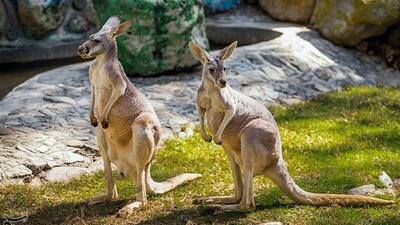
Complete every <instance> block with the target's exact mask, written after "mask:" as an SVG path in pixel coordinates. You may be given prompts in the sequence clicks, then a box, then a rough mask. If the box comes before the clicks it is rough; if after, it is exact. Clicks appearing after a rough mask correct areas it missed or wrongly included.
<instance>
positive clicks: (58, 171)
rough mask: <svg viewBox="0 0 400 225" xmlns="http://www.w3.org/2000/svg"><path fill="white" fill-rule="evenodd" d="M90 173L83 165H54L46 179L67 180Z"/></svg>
mask: <svg viewBox="0 0 400 225" xmlns="http://www.w3.org/2000/svg"><path fill="white" fill-rule="evenodd" d="M88 173H89V171H88V169H86V168H82V167H66V166H62V167H54V168H52V169H50V170H49V171H47V174H46V176H45V177H44V179H45V180H47V181H50V182H66V181H69V180H71V179H73V178H77V177H79V176H82V175H84V174H88Z"/></svg>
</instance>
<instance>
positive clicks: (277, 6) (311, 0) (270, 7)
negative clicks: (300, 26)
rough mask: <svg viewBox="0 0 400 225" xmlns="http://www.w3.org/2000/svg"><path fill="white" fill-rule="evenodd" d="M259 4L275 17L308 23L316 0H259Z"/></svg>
mask: <svg viewBox="0 0 400 225" xmlns="http://www.w3.org/2000/svg"><path fill="white" fill-rule="evenodd" d="M259 4H260V6H261V8H263V9H264V10H265V11H266V12H267V13H268V14H269V15H270V16H271V17H273V18H275V19H278V20H283V21H290V22H297V23H308V21H309V20H310V18H311V16H312V13H313V9H314V4H315V0H295V1H293V0H259Z"/></svg>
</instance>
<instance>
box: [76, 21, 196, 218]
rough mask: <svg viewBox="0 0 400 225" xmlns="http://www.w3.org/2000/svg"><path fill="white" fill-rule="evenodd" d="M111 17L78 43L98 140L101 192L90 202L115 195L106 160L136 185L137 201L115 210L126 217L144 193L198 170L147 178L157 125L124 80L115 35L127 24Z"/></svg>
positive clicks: (146, 103) (170, 186) (183, 179)
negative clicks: (85, 65)
mask: <svg viewBox="0 0 400 225" xmlns="http://www.w3.org/2000/svg"><path fill="white" fill-rule="evenodd" d="M131 24H132V21H131V20H127V21H125V22H123V23H120V20H119V18H118V17H115V16H113V17H110V18H109V19H108V20H107V22H106V23H105V24H104V26H103V27H102V28H101V30H100V31H98V32H97V33H95V34H93V35H91V36H90V37H89V38H88V40H87V41H85V42H84V43H83V44H82V45H81V46H79V47H78V54H79V55H80V56H81V57H82V58H92V57H94V58H95V60H94V61H93V62H92V63H91V64H90V67H89V78H90V84H91V107H90V122H91V124H92V125H93V126H94V127H97V126H98V123H100V124H101V126H98V127H97V128H96V136H97V144H98V147H99V151H100V154H101V157H102V159H103V162H104V176H105V180H106V189H105V194H104V195H101V196H99V197H95V198H93V199H91V200H90V201H89V205H93V204H97V203H101V202H105V201H110V200H112V199H115V198H117V197H118V195H117V189H116V185H115V182H114V179H113V174H112V169H111V163H113V164H115V165H116V166H117V168H118V170H119V173H120V175H121V176H123V177H124V176H130V177H132V178H133V181H134V182H135V183H136V185H137V196H136V201H135V202H133V203H131V204H128V205H127V206H125V207H123V208H122V209H121V210H120V211H119V212H118V214H117V215H119V216H126V215H128V214H130V213H131V212H132V211H133V210H135V209H136V208H139V207H140V206H141V205H143V204H145V203H146V201H147V197H146V193H148V194H150V195H155V194H162V193H165V192H167V191H170V190H172V189H174V188H175V187H177V186H178V185H181V184H183V183H185V182H187V181H191V180H194V179H196V178H198V177H200V176H201V175H200V174H192V173H185V174H180V175H178V176H176V177H173V178H170V179H168V180H167V181H164V182H161V183H158V182H155V181H154V180H153V179H152V178H151V174H150V166H151V162H152V160H153V159H154V157H155V155H156V153H157V151H158V145H159V143H160V136H161V125H160V122H159V120H158V118H157V115H156V113H155V112H154V109H153V107H152V106H151V105H150V103H149V101H148V100H147V99H146V97H145V96H144V95H143V94H142V93H141V92H140V91H139V90H138V89H137V88H136V87H135V86H134V85H133V84H132V83H131V82H130V81H129V79H128V78H127V76H126V74H125V72H124V69H123V67H122V65H121V63H120V62H119V61H118V55H117V44H116V37H117V36H119V35H121V34H123V33H124V32H125V31H127V30H128V28H129V27H130V26H131Z"/></svg>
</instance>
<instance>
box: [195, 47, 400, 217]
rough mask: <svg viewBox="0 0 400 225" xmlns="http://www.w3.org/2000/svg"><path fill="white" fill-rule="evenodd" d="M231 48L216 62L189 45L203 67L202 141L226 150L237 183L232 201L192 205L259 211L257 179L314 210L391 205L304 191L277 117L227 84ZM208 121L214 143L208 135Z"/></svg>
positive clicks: (201, 200)
mask: <svg viewBox="0 0 400 225" xmlns="http://www.w3.org/2000/svg"><path fill="white" fill-rule="evenodd" d="M236 45H237V42H233V43H232V44H231V45H229V46H228V47H226V48H224V49H223V50H221V52H220V53H219V54H218V55H217V56H215V57H212V56H210V54H209V53H208V52H207V51H205V50H204V49H202V48H201V47H200V46H199V45H197V44H195V43H193V42H190V43H189V48H190V51H191V53H192V55H193V56H194V57H195V58H196V59H198V60H199V61H200V62H201V63H202V64H203V71H202V81H201V84H200V87H199V89H198V92H197V110H198V112H199V120H200V133H201V136H202V138H203V139H204V140H205V141H207V142H210V141H211V140H212V139H214V142H215V143H216V144H218V145H221V144H222V147H223V148H224V150H225V152H226V153H227V155H228V158H229V161H230V164H231V169H232V174H233V180H234V195H233V196H216V197H209V198H198V199H194V201H193V203H195V204H199V203H216V204H222V205H220V206H218V207H217V209H216V211H215V213H216V214H218V213H221V212H224V211H247V210H253V209H255V202H254V195H253V186H252V185H253V183H252V182H253V177H255V176H257V175H264V176H267V177H268V178H270V179H271V180H272V181H273V182H274V183H276V184H277V185H278V186H279V187H280V189H281V190H282V191H283V192H284V193H285V194H286V195H287V196H288V197H289V198H291V199H292V200H294V201H295V202H297V203H299V204H307V205H313V206H326V205H341V206H363V205H375V206H377V205H389V204H392V203H394V202H393V201H387V200H382V199H378V198H373V197H367V196H362V195H343V194H316V193H310V192H306V191H304V190H303V189H301V188H300V187H299V186H298V185H297V184H296V183H295V182H294V180H293V179H292V177H291V176H290V175H289V172H288V170H287V167H286V164H285V161H284V159H283V157H282V148H281V139H280V135H279V131H278V127H277V124H276V122H275V120H274V117H273V116H272V114H271V113H270V112H269V110H268V109H267V108H265V107H264V105H262V104H261V103H259V102H257V101H256V100H254V99H252V98H250V97H248V96H246V95H244V94H242V93H240V92H238V91H236V90H234V89H232V88H231V87H230V86H229V84H228V82H227V79H226V71H225V70H226V69H225V67H224V60H226V59H228V58H229V57H230V56H231V55H232V53H233V51H234V50H235V48H236ZM205 120H206V122H207V127H208V128H209V130H210V132H211V134H212V136H213V137H211V136H210V135H208V134H207V132H206V130H205V126H206V125H204V123H205Z"/></svg>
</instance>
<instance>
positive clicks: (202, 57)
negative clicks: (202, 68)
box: [189, 41, 210, 64]
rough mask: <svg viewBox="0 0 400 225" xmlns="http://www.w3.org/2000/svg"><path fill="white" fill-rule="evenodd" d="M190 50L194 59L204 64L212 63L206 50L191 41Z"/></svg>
mask: <svg viewBox="0 0 400 225" xmlns="http://www.w3.org/2000/svg"><path fill="white" fill-rule="evenodd" d="M189 49H190V52H191V53H192V55H193V57H195V58H196V59H198V60H199V61H200V62H202V63H203V64H204V63H206V62H208V61H210V55H209V54H208V53H207V52H206V50H204V49H203V48H202V47H200V45H198V44H196V43H194V42H192V41H191V42H189Z"/></svg>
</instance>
